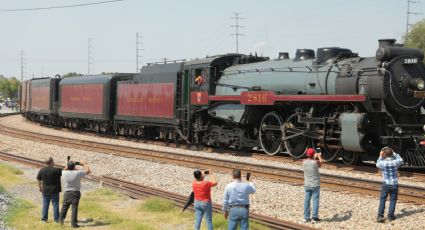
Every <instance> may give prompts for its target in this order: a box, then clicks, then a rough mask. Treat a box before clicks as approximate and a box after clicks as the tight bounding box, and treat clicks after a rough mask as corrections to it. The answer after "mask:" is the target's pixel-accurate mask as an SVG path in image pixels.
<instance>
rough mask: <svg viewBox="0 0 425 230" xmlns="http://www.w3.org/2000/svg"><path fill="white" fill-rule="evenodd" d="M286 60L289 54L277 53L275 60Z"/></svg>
mask: <svg viewBox="0 0 425 230" xmlns="http://www.w3.org/2000/svg"><path fill="white" fill-rule="evenodd" d="M286 59H289V53H288V52H279V56H278V57H277V60H286Z"/></svg>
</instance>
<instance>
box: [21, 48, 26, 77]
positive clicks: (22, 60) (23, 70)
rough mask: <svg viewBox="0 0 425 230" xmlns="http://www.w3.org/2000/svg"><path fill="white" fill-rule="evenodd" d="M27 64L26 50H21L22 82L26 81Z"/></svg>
mask: <svg viewBox="0 0 425 230" xmlns="http://www.w3.org/2000/svg"><path fill="white" fill-rule="evenodd" d="M26 64H27V60H26V57H25V52H24V51H23V50H21V82H23V81H24V76H25V66H26Z"/></svg>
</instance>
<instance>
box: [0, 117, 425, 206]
mask: <svg viewBox="0 0 425 230" xmlns="http://www.w3.org/2000/svg"><path fill="white" fill-rule="evenodd" d="M0 133H3V134H6V135H9V136H14V137H16V138H21V139H28V140H35V141H40V142H43V143H48V144H55V145H59V146H64V147H70V148H77V149H83V150H90V151H95V152H103V153H110V154H113V155H117V156H124V157H132V158H137V159H143V160H150V161H155V162H162V163H168V164H174V165H180V166H185V167H192V168H211V169H217V170H220V171H226V172H228V171H231V170H233V169H234V168H240V169H241V170H243V171H250V172H251V173H252V174H253V175H255V176H256V177H260V178H264V179H268V180H272V181H282V182H289V183H294V184H298V185H301V184H303V181H304V178H303V172H302V170H299V169H287V168H281V167H275V166H268V165H260V164H253V163H245V162H238V161H231V160H222V159H214V158H211V157H207V156H193V155H186V154H180V153H170V152H165V151H158V150H150V149H145V148H134V147H127V146H122V145H112V144H105V143H99V142H94V141H85V140H78V139H71V138H64V137H58V136H54V135H46V134H39V133H32V132H28V131H24V130H19V129H14V128H9V127H5V126H1V125H0ZM381 184H382V182H380V181H374V180H368V179H361V178H353V177H347V176H338V175H332V174H325V173H322V174H321V186H322V187H326V188H330V189H334V190H342V191H349V192H354V193H361V194H367V195H371V196H379V194H380V187H381ZM398 199H399V200H400V201H404V202H413V203H420V204H425V188H424V187H418V186H408V185H399V195H398Z"/></svg>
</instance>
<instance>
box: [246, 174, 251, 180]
mask: <svg viewBox="0 0 425 230" xmlns="http://www.w3.org/2000/svg"><path fill="white" fill-rule="evenodd" d="M250 178H251V173H250V172H248V173H246V180H248V181H249V179H250Z"/></svg>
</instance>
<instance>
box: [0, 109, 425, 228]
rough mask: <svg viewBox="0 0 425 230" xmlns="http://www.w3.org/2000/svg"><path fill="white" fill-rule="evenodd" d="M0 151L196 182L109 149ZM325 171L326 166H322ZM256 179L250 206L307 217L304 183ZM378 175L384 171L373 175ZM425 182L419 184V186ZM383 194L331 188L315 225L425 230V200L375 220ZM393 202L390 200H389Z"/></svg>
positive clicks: (225, 178)
mask: <svg viewBox="0 0 425 230" xmlns="http://www.w3.org/2000/svg"><path fill="white" fill-rule="evenodd" d="M6 119H7V121H5V120H3V118H2V119H0V122H1V123H2V124H5V123H7V124H9V125H11V126H12V125H16V123H18V124H20V125H16V126H17V128H20V129H26V130H31V131H33V132H40V133H46V134H52V135H61V136H66V137H72V138H77V137H78V138H83V139H85V140H93V141H99V142H100V141H101V142H107V143H112V144H122V145H128V146H134V147H146V145H145V144H142V143H133V142H129V141H122V140H114V139H105V138H100V137H92V136H85V135H81V134H75V133H69V132H62V131H58V130H51V129H48V128H45V127H40V126H38V125H35V124H32V123H29V122H23V121H22V118H21V117H19V116H14V117H7V118H6ZM0 142H1V143H0V151H5V152H10V153H14V154H20V155H23V156H27V157H30V158H33V159H46V158H47V157H49V156H52V157H54V159H55V161H56V162H57V163H59V164H65V162H66V156H67V155H70V156H71V158H72V159H74V160H77V161H79V160H84V161H86V162H88V163H89V164H90V165H91V167H92V170H93V172H94V174H96V175H109V176H114V177H118V178H121V179H125V180H130V181H133V182H137V183H142V184H145V185H147V186H151V187H155V188H160V189H164V190H167V191H171V192H176V193H179V194H183V195H188V194H189V193H190V191H191V187H190V186H191V181H192V172H193V169H191V168H185V167H180V166H175V165H166V164H160V163H155V162H149V161H143V160H137V159H131V158H125V157H117V156H113V155H109V154H102V153H96V152H90V151H83V150H75V149H69V148H64V147H59V146H55V145H49V144H43V143H36V142H32V141H26V140H20V139H16V138H12V137H8V136H4V135H0ZM152 148H158V149H161V150H169V149H171V150H174V151H176V150H178V151H180V152H186V153H188V154H202V155H205V154H209V155H211V156H212V157H220V158H226V159H233V160H238V161H246V162H255V163H263V164H270V163H271V162H269V161H259V160H255V159H252V158H244V157H235V156H223V155H220V154H214V153H205V152H196V151H188V150H181V149H172V148H167V147H162V146H153V147H152ZM275 164H276V166H280V167H294V168H299V166H297V165H291V164H284V163H275ZM326 171H329V173H339V172H338V171H336V170H334V171H332V170H326ZM321 172H325V170H321ZM327 173H328V172H327ZM343 173H344V175H346V176H359V175H361V174H358V173H349V175H347V173H346V172H343ZM216 176H217V179H218V181H219V185H218V186H217V187H216V188H213V189H212V197H213V202H216V203H219V204H221V202H222V195H223V194H222V193H223V191H224V187H225V186H226V184H227V183H229V182H231V177H230V175H228V174H222V173H216ZM253 176H254V178H253V180H254V183H255V185H256V187H257V193H256V194H254V195H252V196H251V203H252V205H251V210H252V211H254V212H257V213H261V214H264V215H268V216H273V217H278V218H280V219H284V220H290V221H294V222H301V221H302V216H303V215H302V213H303V202H304V200H303V198H304V190H303V186H294V185H289V184H283V183H274V182H270V181H263V180H259V179H257V178H255V175H253ZM371 177H374V178H375V179H377V180H379V179H380V177H379V176H371ZM417 184H421V183H415V185H417ZM378 202H379V201H378V197H368V196H364V195H358V194H346V193H344V192H335V191H330V190H327V189H322V190H321V200H320V211H319V215H320V217H321V218H322V219H323V221H322V223H319V224H315V225H314V226H315V227H319V228H323V229H423V227H424V226H425V218H423V216H424V214H425V205H412V204H403V203H399V204H397V209H396V217H397V220H395V221H393V222H387V223H384V224H378V223H375V220H376V215H377V214H376V212H377V209H378ZM387 207H388V204H387Z"/></svg>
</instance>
